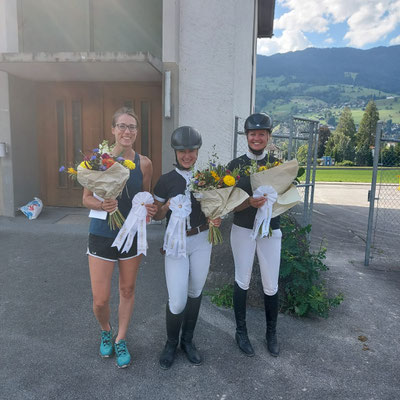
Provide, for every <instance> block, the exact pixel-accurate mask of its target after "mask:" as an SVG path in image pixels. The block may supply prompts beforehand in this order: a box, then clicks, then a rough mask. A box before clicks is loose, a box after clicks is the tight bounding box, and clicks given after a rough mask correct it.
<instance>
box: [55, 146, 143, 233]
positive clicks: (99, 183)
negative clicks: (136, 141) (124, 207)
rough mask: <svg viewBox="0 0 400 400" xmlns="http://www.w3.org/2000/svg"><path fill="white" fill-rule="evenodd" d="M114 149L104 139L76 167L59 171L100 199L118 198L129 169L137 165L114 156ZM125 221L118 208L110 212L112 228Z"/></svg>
mask: <svg viewBox="0 0 400 400" xmlns="http://www.w3.org/2000/svg"><path fill="white" fill-rule="evenodd" d="M112 149H113V146H109V145H108V142H107V141H106V140H104V141H103V142H102V143H101V144H100V145H99V148H96V149H94V150H93V151H92V154H91V155H90V156H84V159H83V161H82V162H81V163H79V165H78V166H77V167H76V168H72V167H70V168H68V169H67V168H65V167H64V166H63V167H61V168H60V169H59V171H60V172H67V173H68V175H69V176H70V177H71V178H72V179H76V180H77V181H78V182H79V183H80V184H81V185H82V186H83V187H84V188H86V189H89V190H90V191H91V192H93V193H94V195H95V196H96V197H97V198H99V199H100V200H102V199H116V198H117V197H118V196H119V195H120V194H121V192H122V190H123V188H124V186H125V184H126V182H127V180H128V179H129V170H131V169H135V168H136V165H135V163H134V162H133V161H131V160H125V159H124V158H123V157H114V156H112V155H111V152H112ZM124 221H125V218H124V216H123V215H122V214H121V212H120V211H119V210H118V208H117V209H116V210H114V211H113V212H112V213H109V214H108V225H109V226H110V229H112V230H114V229H116V228H121V226H122V224H123V223H124Z"/></svg>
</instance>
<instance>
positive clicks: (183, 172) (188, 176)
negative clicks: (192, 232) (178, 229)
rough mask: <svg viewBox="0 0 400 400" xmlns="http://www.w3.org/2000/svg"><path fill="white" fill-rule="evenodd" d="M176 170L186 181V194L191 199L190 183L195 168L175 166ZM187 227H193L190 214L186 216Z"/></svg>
mask: <svg viewBox="0 0 400 400" xmlns="http://www.w3.org/2000/svg"><path fill="white" fill-rule="evenodd" d="M175 171H176V172H177V173H178V174H179V175H180V176H181V177H182V178H183V179H184V180H185V181H186V189H185V196H186V197H187V198H188V199H189V200H190V201H191V199H190V190H189V188H190V183H191V181H192V178H193V170H191V169H190V170H188V171H187V170H182V169H179V168H175ZM186 228H187V229H188V230H189V229H191V226H190V216H189V215H188V216H187V218H186Z"/></svg>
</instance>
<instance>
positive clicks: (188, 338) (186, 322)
mask: <svg viewBox="0 0 400 400" xmlns="http://www.w3.org/2000/svg"><path fill="white" fill-rule="evenodd" d="M201 297H202V295H200V296H199V297H196V298H191V297H188V299H187V303H186V308H185V314H184V316H183V323H182V335H181V349H182V350H183V351H184V352H185V353H186V357H187V359H188V360H189V361H190V362H191V363H193V364H195V365H200V364H201V363H202V358H201V355H200V354H199V352H198V351H197V349H196V346H195V345H194V343H193V340H192V339H193V332H194V328H195V327H196V322H197V317H198V316H199V310H200V304H201Z"/></svg>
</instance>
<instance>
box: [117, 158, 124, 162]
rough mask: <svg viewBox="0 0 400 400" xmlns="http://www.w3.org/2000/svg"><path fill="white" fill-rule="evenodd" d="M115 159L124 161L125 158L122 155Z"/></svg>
mask: <svg viewBox="0 0 400 400" xmlns="http://www.w3.org/2000/svg"><path fill="white" fill-rule="evenodd" d="M117 161H118V162H121V161H125V158H123V157H117Z"/></svg>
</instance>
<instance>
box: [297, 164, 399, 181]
mask: <svg viewBox="0 0 400 400" xmlns="http://www.w3.org/2000/svg"><path fill="white" fill-rule="evenodd" d="M397 175H399V176H400V168H396V169H390V168H388V169H383V170H380V171H378V182H383V183H395V184H399V179H400V178H398V177H397ZM302 179H304V176H302V177H301V178H300V180H302ZM315 181H316V182H356V183H357V182H359V183H370V182H371V181H372V168H362V169H361V168H360V169H355V168H340V169H339V168H338V169H336V168H334V167H332V168H330V167H326V168H318V169H317V171H316V174H315Z"/></svg>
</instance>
